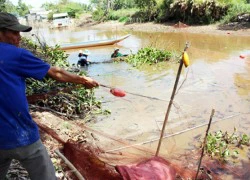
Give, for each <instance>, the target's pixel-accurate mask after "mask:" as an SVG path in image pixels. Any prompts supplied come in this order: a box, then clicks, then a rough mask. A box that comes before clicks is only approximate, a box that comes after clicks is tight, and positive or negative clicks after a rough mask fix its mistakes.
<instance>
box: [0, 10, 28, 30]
mask: <svg viewBox="0 0 250 180" xmlns="http://www.w3.org/2000/svg"><path fill="white" fill-rule="evenodd" d="M1 28H6V29H10V30H13V31H19V32H29V31H31V30H32V27H30V26H25V25H22V24H20V23H19V22H18V20H17V18H16V17H15V16H14V15H12V14H10V13H5V12H0V29H1Z"/></svg>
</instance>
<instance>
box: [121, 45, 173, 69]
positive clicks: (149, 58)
mask: <svg viewBox="0 0 250 180" xmlns="http://www.w3.org/2000/svg"><path fill="white" fill-rule="evenodd" d="M171 56H172V53H171V52H169V51H166V50H159V49H156V48H153V47H145V48H142V49H140V50H139V51H138V52H137V54H134V55H130V56H128V57H127V58H126V59H125V61H126V62H128V63H130V64H133V66H139V65H142V64H150V65H151V64H155V63H159V62H163V61H169V60H170V58H171Z"/></svg>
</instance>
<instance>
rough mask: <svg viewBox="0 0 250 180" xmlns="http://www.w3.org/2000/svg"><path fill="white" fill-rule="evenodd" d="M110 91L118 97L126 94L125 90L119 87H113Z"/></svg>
mask: <svg viewBox="0 0 250 180" xmlns="http://www.w3.org/2000/svg"><path fill="white" fill-rule="evenodd" d="M110 92H111V93H112V94H113V95H114V96H116V97H124V96H126V93H125V91H123V90H121V89H118V88H112V89H110Z"/></svg>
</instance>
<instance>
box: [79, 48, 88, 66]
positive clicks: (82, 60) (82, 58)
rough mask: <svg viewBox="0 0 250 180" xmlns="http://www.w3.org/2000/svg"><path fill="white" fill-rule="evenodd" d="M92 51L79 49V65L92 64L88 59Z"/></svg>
mask: <svg viewBox="0 0 250 180" xmlns="http://www.w3.org/2000/svg"><path fill="white" fill-rule="evenodd" d="M89 54H90V52H89V50H87V49H86V50H84V51H83V52H82V50H80V51H79V54H78V57H79V60H78V62H77V65H78V66H88V65H89V64H90V61H89V60H88V56H89Z"/></svg>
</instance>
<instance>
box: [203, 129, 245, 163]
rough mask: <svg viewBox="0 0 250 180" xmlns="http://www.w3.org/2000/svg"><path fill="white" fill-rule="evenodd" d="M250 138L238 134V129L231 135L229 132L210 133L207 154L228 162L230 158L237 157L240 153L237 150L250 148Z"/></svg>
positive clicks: (206, 145)
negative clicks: (245, 147)
mask: <svg viewBox="0 0 250 180" xmlns="http://www.w3.org/2000/svg"><path fill="white" fill-rule="evenodd" d="M249 141H250V138H249V136H248V135H246V134H243V135H239V134H237V131H236V128H234V132H233V133H232V134H229V133H228V132H224V133H223V132H222V131H221V130H220V131H217V132H215V133H214V134H212V133H209V134H208V136H207V141H206V144H205V150H206V153H207V154H208V155H209V156H211V157H213V158H218V159H219V160H226V159H227V158H228V157H230V156H237V155H238V154H239V152H238V151H237V148H239V147H240V146H242V145H247V146H249Z"/></svg>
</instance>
